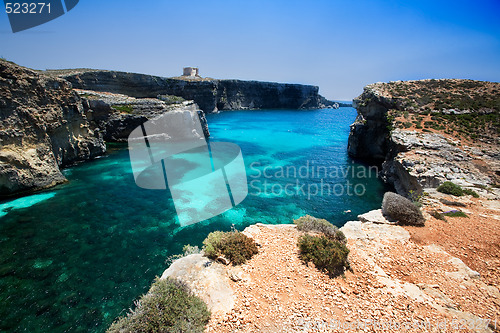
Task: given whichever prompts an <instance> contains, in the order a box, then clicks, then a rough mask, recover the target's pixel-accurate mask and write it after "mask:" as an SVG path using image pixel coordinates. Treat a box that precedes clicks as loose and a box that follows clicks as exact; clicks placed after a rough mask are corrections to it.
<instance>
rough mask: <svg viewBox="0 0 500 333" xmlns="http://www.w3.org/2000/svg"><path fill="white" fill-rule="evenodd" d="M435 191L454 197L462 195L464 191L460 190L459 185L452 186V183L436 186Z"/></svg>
mask: <svg viewBox="0 0 500 333" xmlns="http://www.w3.org/2000/svg"><path fill="white" fill-rule="evenodd" d="M437 191H438V192H441V193H444V194H450V195H454V196H456V197H460V196H462V195H464V190H462V188H461V187H460V185H457V184H453V183H452V182H444V183H442V184H441V185H439V186H438V188H437Z"/></svg>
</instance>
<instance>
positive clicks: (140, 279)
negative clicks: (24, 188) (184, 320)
mask: <svg viewBox="0 0 500 333" xmlns="http://www.w3.org/2000/svg"><path fill="white" fill-rule="evenodd" d="M355 116H356V112H355V110H354V109H352V108H341V109H338V110H313V111H287V110H279V111H276V110H273V111H232V112H224V113H220V114H214V115H209V116H208V117H207V118H208V122H209V127H210V131H211V134H212V137H211V141H229V142H234V143H237V144H238V145H239V146H240V147H241V149H242V152H243V156H244V159H245V164H246V167H247V176H248V182H249V195H248V197H247V198H246V199H245V200H244V201H243V202H242V203H241V204H240V205H238V206H237V207H235V208H233V209H232V210H229V211H227V212H225V213H224V214H222V215H220V216H217V217H215V218H212V219H210V220H207V221H204V222H201V223H197V224H194V225H191V226H188V227H185V228H181V227H180V226H179V225H178V223H177V220H176V216H175V209H174V205H173V202H172V200H171V198H170V195H169V193H168V191H152V190H145V189H141V188H139V187H137V186H136V185H135V183H134V180H133V176H132V172H131V168H130V163H129V159H128V152H127V150H126V146H125V145H110V146H109V149H108V151H109V153H108V154H107V155H106V156H105V157H103V158H100V159H98V160H95V161H92V162H88V163H85V164H81V165H78V166H75V167H72V168H70V169H68V170H65V174H66V176H67V178H68V179H69V180H70V181H69V183H66V184H64V185H61V186H58V187H56V188H55V189H53V190H51V191H46V192H43V193H40V194H37V195H33V196H30V197H25V198H21V199H16V200H13V201H10V202H3V203H0V318H1V320H0V331H8V332H10V331H12V332H14V331H15V332H103V331H105V329H106V328H107V326H108V325H109V324H110V323H111V322H112V321H113V319H114V318H115V317H116V316H118V315H120V314H123V313H125V312H126V309H128V308H129V307H130V306H131V305H132V304H133V300H134V299H136V298H137V297H138V296H139V295H140V294H142V293H144V292H145V291H146V290H147V289H148V287H149V285H150V284H151V281H152V280H153V279H154V277H155V276H156V275H161V273H162V271H163V270H164V269H165V268H166V266H165V259H166V258H167V257H168V256H170V255H172V254H176V253H179V252H181V249H182V246H183V245H185V244H188V243H189V244H192V245H201V242H202V240H203V239H204V238H205V237H206V235H207V234H208V233H209V232H210V231H213V230H229V229H230V228H231V225H232V224H234V225H235V227H236V228H237V229H243V228H244V227H246V226H248V225H250V224H254V223H257V222H262V223H291V222H292V220H293V219H294V218H297V217H300V216H302V215H304V214H311V215H314V216H317V217H321V218H326V219H328V220H330V221H331V222H333V223H335V224H336V225H339V226H340V225H342V224H343V223H345V222H346V221H348V220H350V219H353V218H355V216H356V215H357V214H359V213H362V212H365V211H368V210H370V209H374V208H378V207H379V206H380V202H381V196H382V193H383V192H384V191H385V188H384V186H383V184H382V183H381V181H380V180H379V179H377V178H376V176H375V175H374V173H373V172H372V177H371V178H365V177H364V176H365V174H364V173H363V172H362V170H365V169H363V168H362V166H361V165H359V164H357V163H354V162H353V161H351V160H350V159H349V158H348V156H347V154H346V146H347V136H348V133H349V125H350V124H351V123H352V122H353V120H354V118H355ZM353 171H354V172H353ZM372 171H373V170H372ZM294 172H295V174H294ZM366 173H367V172H366ZM267 176H269V177H267ZM321 181H323V183H321ZM348 181H349V183H350V184H352V185H353V186H352V188H351V190H352V191H351V195H349V194H348V192H347V188H346V183H347V182H348ZM361 185H362V186H361ZM328 186H330V190H328ZM356 186H357V187H356ZM321 188H323V195H320V194H321V190H320V189H321ZM342 188H343V189H344V190H343V191H344V192H342V193H341V191H340V190H341V189H342ZM362 188H363V189H364V193H363V195H356V193H354V192H353V191H354V190H355V189H357V190H358V191H357V194H361V192H360V189H362ZM315 189H316V190H317V192H318V194H316V193H315ZM336 194H338V195H336ZM347 210H351V211H352V212H350V213H346V212H345V211H347Z"/></svg>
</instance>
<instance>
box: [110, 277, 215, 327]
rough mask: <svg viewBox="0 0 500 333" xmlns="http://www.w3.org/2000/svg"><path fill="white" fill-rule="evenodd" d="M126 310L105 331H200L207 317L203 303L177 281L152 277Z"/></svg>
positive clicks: (206, 321) (207, 319)
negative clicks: (149, 285)
mask: <svg viewBox="0 0 500 333" xmlns="http://www.w3.org/2000/svg"><path fill="white" fill-rule="evenodd" d="M135 305H136V307H135V309H134V310H131V311H130V313H129V314H128V315H127V316H125V317H122V318H120V319H118V320H117V321H115V322H114V323H113V324H112V325H111V327H110V328H109V329H108V331H107V332H108V333H136V332H137V333H149V332H170V333H181V332H193V333H194V332H203V331H204V329H205V326H206V324H207V323H208V321H209V320H210V311H209V310H208V309H207V305H206V304H205V303H204V302H203V301H202V300H201V299H200V298H199V297H197V296H195V295H194V294H193V293H192V292H191V290H190V289H189V287H188V286H187V285H186V284H184V283H182V282H180V281H179V280H175V279H171V278H166V279H158V278H157V279H156V281H155V282H154V283H153V285H152V286H151V289H150V290H149V292H148V293H147V294H145V295H143V296H142V297H141V299H140V300H139V301H137V302H136V304H135Z"/></svg>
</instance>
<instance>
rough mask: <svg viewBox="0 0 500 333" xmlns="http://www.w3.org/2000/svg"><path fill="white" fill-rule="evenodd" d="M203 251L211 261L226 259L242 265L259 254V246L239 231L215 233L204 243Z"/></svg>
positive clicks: (209, 235)
mask: <svg viewBox="0 0 500 333" xmlns="http://www.w3.org/2000/svg"><path fill="white" fill-rule="evenodd" d="M203 251H204V252H205V256H207V257H209V258H210V259H217V258H218V257H224V258H226V259H228V260H229V261H230V262H231V263H232V264H233V265H240V264H243V263H245V262H246V261H247V260H249V259H250V258H252V257H253V256H254V255H255V254H257V253H258V252H259V250H258V249H257V244H255V241H254V240H253V239H251V238H250V237H247V236H246V235H245V234H242V233H241V232H239V231H229V232H222V231H214V232H211V233H210V234H208V236H207V238H206V239H205V240H204V241H203Z"/></svg>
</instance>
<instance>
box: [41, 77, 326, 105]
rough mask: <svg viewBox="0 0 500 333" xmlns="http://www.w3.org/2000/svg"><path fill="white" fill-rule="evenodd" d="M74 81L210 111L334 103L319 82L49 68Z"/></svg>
mask: <svg viewBox="0 0 500 333" xmlns="http://www.w3.org/2000/svg"><path fill="white" fill-rule="evenodd" d="M48 73H50V74H51V75H57V76H59V77H61V78H64V79H66V80H68V81H70V82H71V83H72V84H73V87H74V88H78V89H85V90H94V91H101V92H103V91H104V92H111V93H117V94H124V95H127V96H131V97H136V98H155V97H156V96H157V95H162V94H167V95H175V96H181V97H183V98H184V99H186V100H193V101H194V102H195V103H196V104H198V105H199V107H200V108H201V109H202V110H203V111H205V112H207V113H209V112H215V111H218V110H244V109H314V108H321V107H327V106H332V105H333V104H334V103H333V102H330V101H327V100H326V99H325V98H324V97H322V96H321V95H319V94H318V90H319V88H318V87H316V86H309V85H301V84H288V83H276V82H260V81H242V80H216V79H199V80H187V79H182V78H165V77H159V76H153V75H146V74H136V73H126V72H116V71H102V70H55V71H48Z"/></svg>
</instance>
